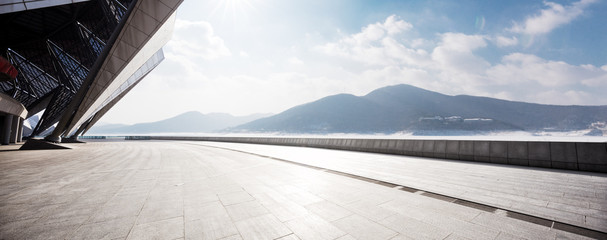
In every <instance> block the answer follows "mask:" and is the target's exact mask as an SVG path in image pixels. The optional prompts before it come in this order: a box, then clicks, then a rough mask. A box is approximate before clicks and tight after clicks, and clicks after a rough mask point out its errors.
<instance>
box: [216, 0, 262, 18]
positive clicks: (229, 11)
mask: <svg viewBox="0 0 607 240" xmlns="http://www.w3.org/2000/svg"><path fill="white" fill-rule="evenodd" d="M254 1H255V0H218V1H216V2H215V7H214V8H213V11H212V12H211V15H219V16H220V17H221V18H222V20H224V21H225V20H232V21H234V22H236V21H238V20H240V19H241V18H245V19H246V18H248V16H249V14H250V13H251V11H254V10H255V4H254Z"/></svg>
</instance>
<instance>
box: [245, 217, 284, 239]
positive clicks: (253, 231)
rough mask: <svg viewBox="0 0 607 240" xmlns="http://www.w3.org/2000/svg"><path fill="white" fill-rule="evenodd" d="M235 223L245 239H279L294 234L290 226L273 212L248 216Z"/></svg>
mask: <svg viewBox="0 0 607 240" xmlns="http://www.w3.org/2000/svg"><path fill="white" fill-rule="evenodd" d="M235 224H236V227H237V228H238V231H239V232H240V235H241V236H242V238H243V239H244V240H249V239H277V238H280V237H284V236H287V235H290V234H292V232H291V230H289V228H287V227H286V226H285V225H284V224H283V223H281V222H280V221H279V220H278V219H277V218H276V217H274V216H272V215H271V214H266V215H261V216H257V217H253V218H248V219H245V220H242V221H238V222H236V223H235Z"/></svg>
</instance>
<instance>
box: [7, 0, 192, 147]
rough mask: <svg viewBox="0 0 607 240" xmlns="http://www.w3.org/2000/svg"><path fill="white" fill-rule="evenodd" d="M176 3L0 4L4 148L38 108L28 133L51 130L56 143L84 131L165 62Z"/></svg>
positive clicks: (47, 0) (75, 0)
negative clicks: (15, 73) (3, 60)
mask: <svg viewBox="0 0 607 240" xmlns="http://www.w3.org/2000/svg"><path fill="white" fill-rule="evenodd" d="M182 1H183V0H90V1H88V0H71V1H55V0H41V1H29V0H27V1H26V0H20V1H8V2H6V3H0V27H1V29H2V37H1V38H0V54H1V56H2V57H3V58H4V59H6V60H7V61H8V63H10V66H2V68H0V71H1V72H2V74H0V75H2V76H3V77H2V78H0V93H2V94H1V95H0V100H2V101H0V103H5V104H0V118H1V119H0V120H1V122H0V140H2V139H4V138H5V136H9V138H10V139H9V140H8V142H5V141H2V143H3V144H7V143H9V142H15V141H16V140H19V139H20V136H19V137H14V135H21V131H22V128H23V119H24V118H29V117H31V116H33V115H36V114H37V113H40V112H41V111H43V110H44V113H43V114H42V116H41V117H40V120H39V121H38V122H37V124H36V126H31V128H32V136H36V135H42V134H43V133H44V132H45V131H47V130H48V129H51V128H52V127H53V126H54V130H52V133H51V134H49V135H48V136H47V137H46V139H47V140H50V141H60V139H61V138H62V137H64V138H65V137H76V136H78V135H80V134H83V133H84V132H86V131H87V130H88V129H90V127H91V126H93V125H94V124H95V123H96V122H97V121H98V120H99V119H100V118H101V117H102V116H103V115H104V114H105V113H106V112H107V111H108V110H109V109H110V108H111V107H113V106H114V105H115V104H116V102H117V101H119V100H120V99H121V98H122V97H124V96H125V95H126V94H127V93H128V92H129V91H130V90H131V89H132V88H133V87H134V86H135V85H136V84H137V83H139V82H140V81H141V80H142V79H143V78H144V77H145V76H146V75H147V74H148V73H149V72H150V71H151V70H152V69H154V68H155V67H156V66H157V65H158V64H159V63H160V62H161V61H162V60H163V59H164V55H163V52H162V46H163V45H164V44H166V43H167V42H168V40H169V39H170V37H171V35H172V29H173V26H174V20H175V10H176V9H177V7H178V6H179V5H180V4H181V2H182ZM11 67H12V68H11ZM5 69H8V70H5ZM15 71H16V72H17V73H18V74H17V75H16V76H15V77H10V76H12V75H11V74H13V73H14V72H15ZM7 76H9V77H7ZM5 100H6V101H5ZM9 103H10V104H9ZM15 122H16V124H15Z"/></svg>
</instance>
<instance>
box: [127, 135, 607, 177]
mask: <svg viewBox="0 0 607 240" xmlns="http://www.w3.org/2000/svg"><path fill="white" fill-rule="evenodd" d="M126 139H127V140H129V139H133V140H135V139H137V140H145V139H150V140H188V141H213V142H234V143H254V144H269V145H283V146H300V147H314V148H328V149H338V150H349V151H360V152H372V153H387V154H396V155H406V156H418V157H431V158H443V159H454V160H462V161H473V162H484V163H496V164H509V165H519V166H531V167H542V168H556V169H568V170H579V171H590V172H602V173H607V143H605V142H603V143H593V142H524V141H521V142H517V141H486V140H481V141H469V140H405V139H343V138H268V137H168V136H132V137H126Z"/></svg>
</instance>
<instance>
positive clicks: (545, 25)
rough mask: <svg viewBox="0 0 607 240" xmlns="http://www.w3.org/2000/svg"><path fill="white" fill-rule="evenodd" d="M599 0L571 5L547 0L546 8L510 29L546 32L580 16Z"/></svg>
mask: <svg viewBox="0 0 607 240" xmlns="http://www.w3.org/2000/svg"><path fill="white" fill-rule="evenodd" d="M595 2H597V0H580V1H579V2H575V3H573V4H571V5H569V6H563V5H560V4H558V3H554V2H548V1H545V2H544V5H546V7H547V8H546V9H542V10H541V11H540V13H539V14H537V15H535V16H531V17H528V18H527V19H526V20H525V22H524V23H522V24H521V23H515V24H514V26H512V28H510V29H509V30H510V31H512V32H515V33H524V34H528V35H540V34H546V33H549V32H551V31H552V30H554V29H555V28H557V27H559V26H561V25H565V24H568V23H569V22H571V21H573V20H574V19H575V18H577V17H578V16H580V15H581V14H582V13H583V12H584V9H585V8H586V7H588V6H589V5H591V4H592V3H595Z"/></svg>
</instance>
